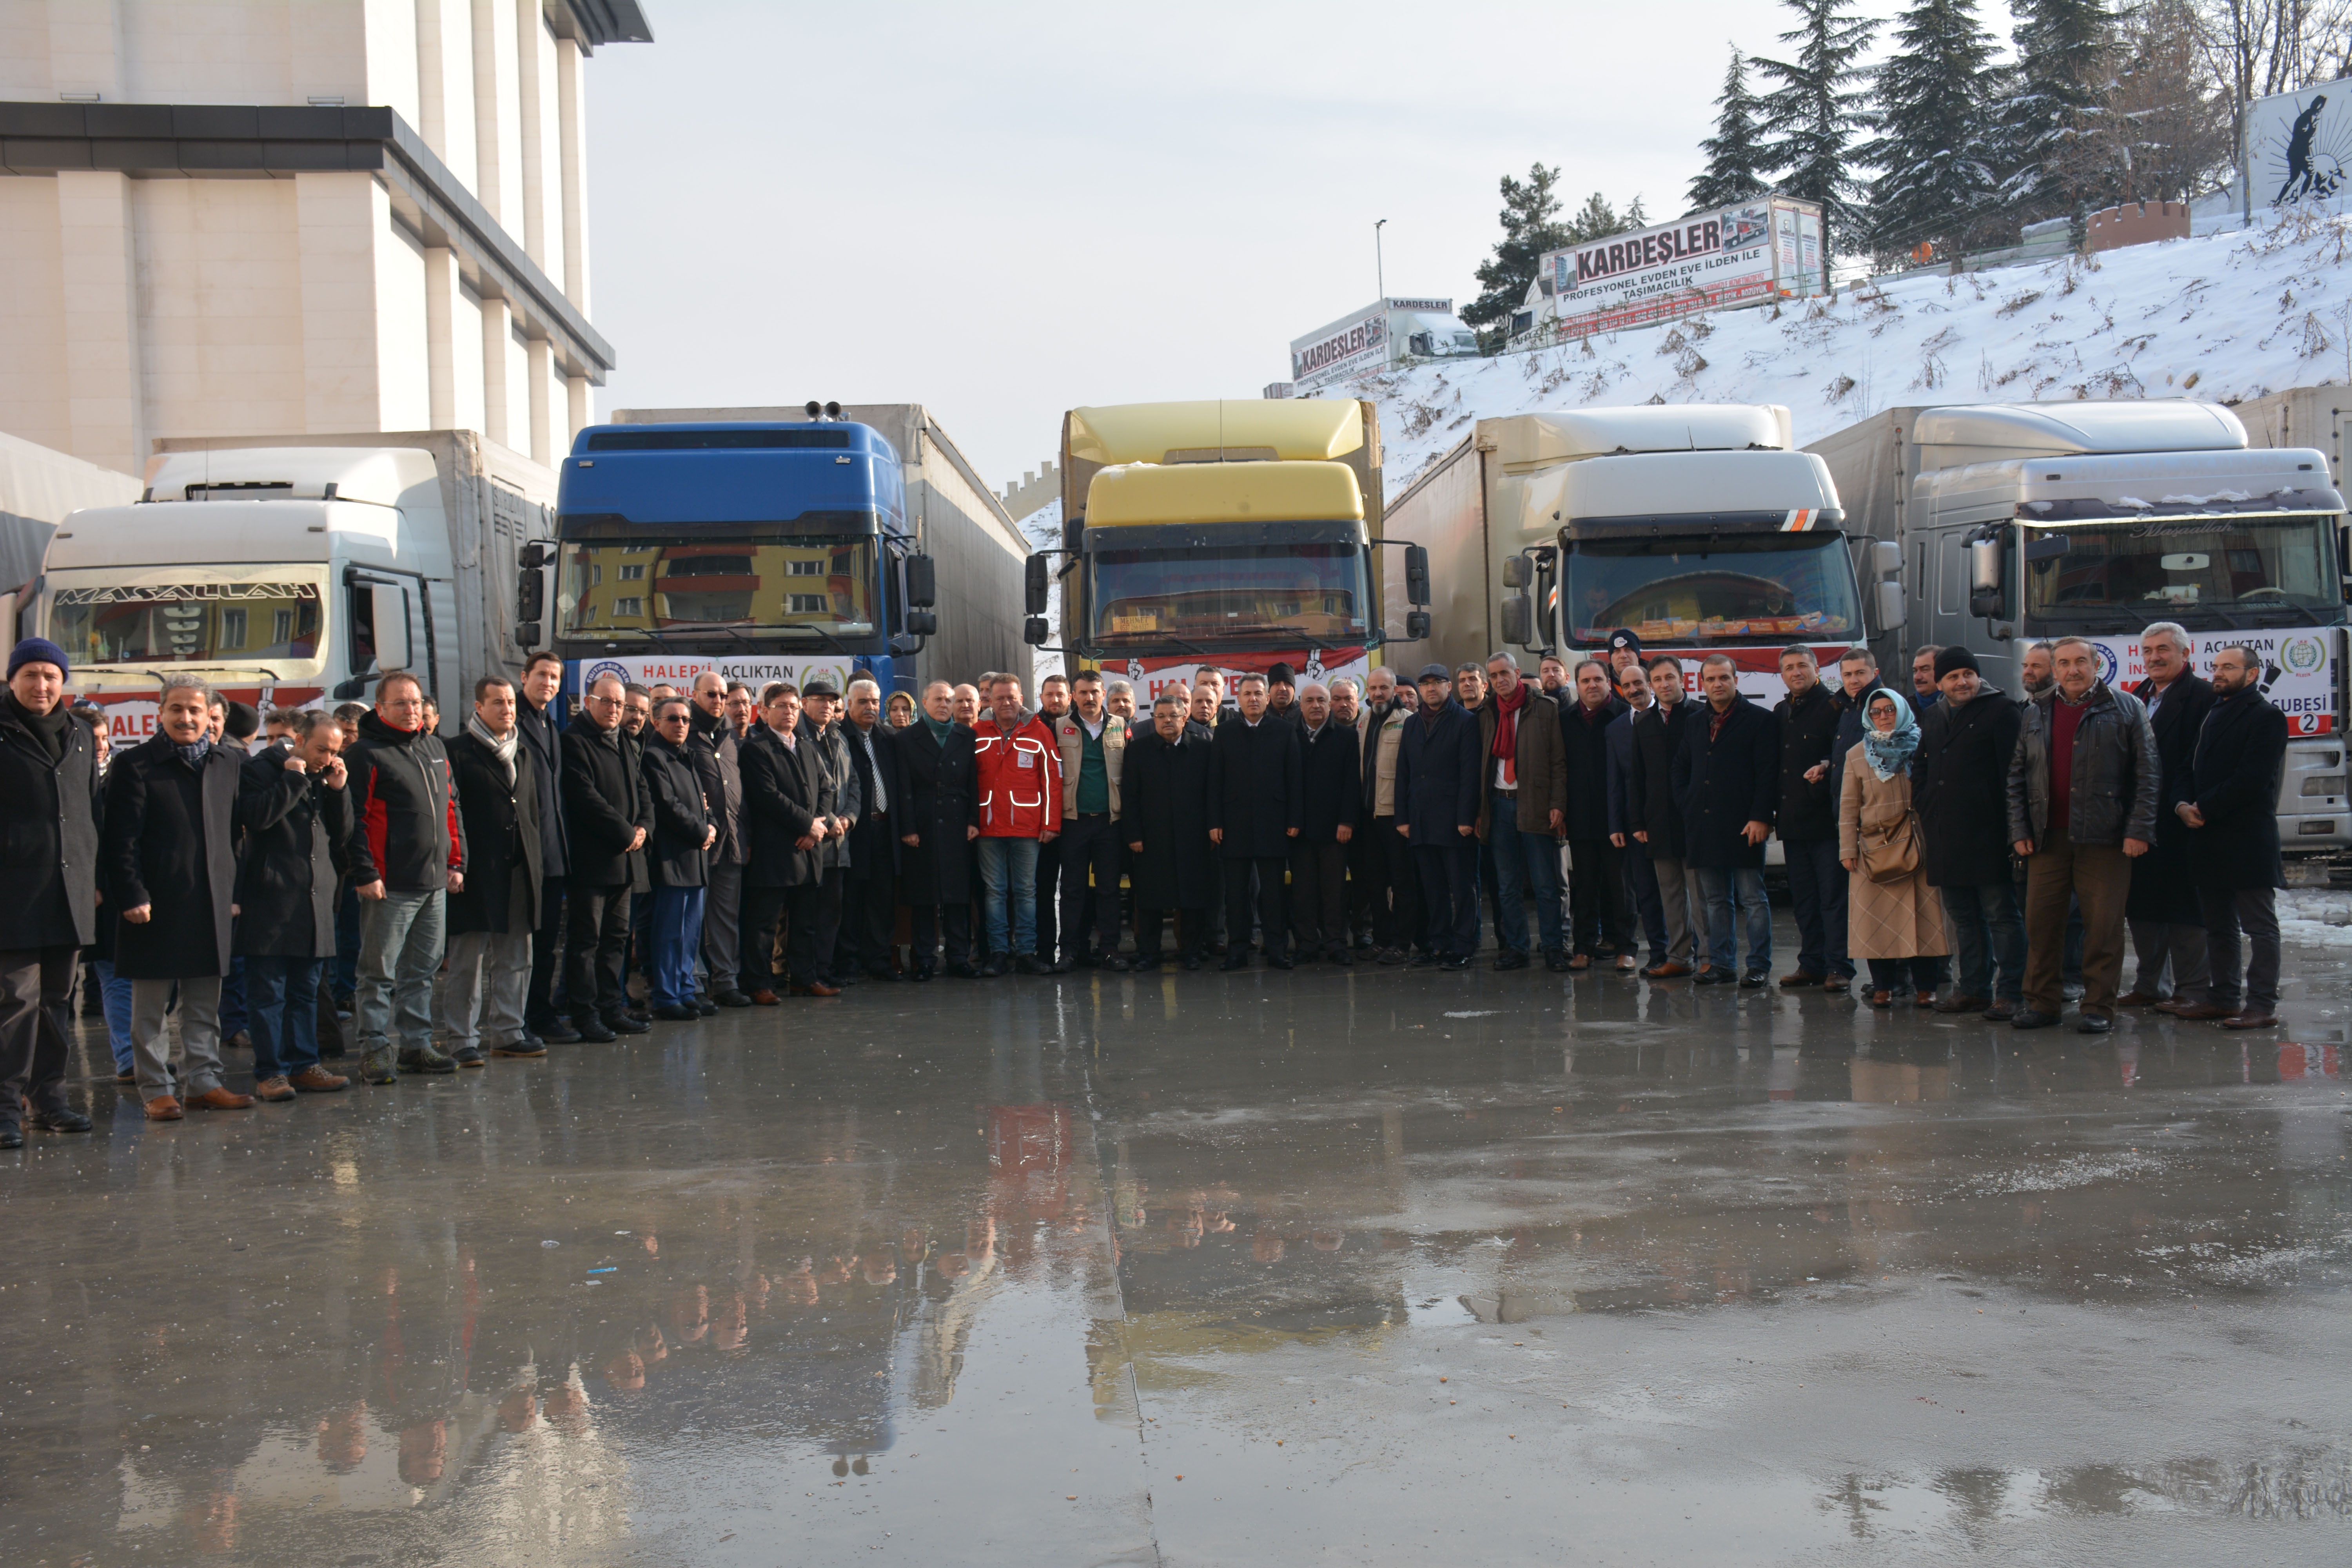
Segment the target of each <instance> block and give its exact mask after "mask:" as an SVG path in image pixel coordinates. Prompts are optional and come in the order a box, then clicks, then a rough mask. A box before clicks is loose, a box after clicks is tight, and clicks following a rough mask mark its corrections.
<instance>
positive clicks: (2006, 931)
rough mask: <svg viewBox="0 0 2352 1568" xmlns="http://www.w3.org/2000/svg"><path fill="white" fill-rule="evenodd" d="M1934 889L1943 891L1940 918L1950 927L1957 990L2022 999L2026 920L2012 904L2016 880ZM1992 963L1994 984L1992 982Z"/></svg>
mask: <svg viewBox="0 0 2352 1568" xmlns="http://www.w3.org/2000/svg"><path fill="white" fill-rule="evenodd" d="M1936 890H1937V892H1939V893H1941V894H1942V895H1943V896H1944V918H1945V919H1946V921H1948V922H1950V925H1951V928H1952V952H1953V955H1954V957H1955V958H1956V959H1957V960H1958V963H1959V970H1960V977H1959V978H1960V994H1961V995H1963V996H1987V997H1990V998H1992V999H1994V1000H1996V1001H2000V1002H2007V1003H2009V1004H2010V1005H2012V1006H2015V1005H2018V1004H2020V1003H2022V1002H2023V1001H2024V1000H2025V922H2024V921H2023V919H2022V918H2021V916H2020V915H2019V914H2018V910H2017V885H2016V884H2015V883H2013V882H2011V880H2010V879H2008V878H2006V877H2003V878H2002V879H2000V880H1999V881H1997V882H1987V883H1984V884H1983V885H1981V886H1979V887H1974V888H1938V889H1936ZM1996 967H1997V968H1998V973H1999V974H2000V980H1999V982H1998V984H1999V985H2000V989H1999V990H1995V989H1994V988H1993V987H1994V984H1996V983H1995V980H1994V974H1995V972H1996Z"/></svg>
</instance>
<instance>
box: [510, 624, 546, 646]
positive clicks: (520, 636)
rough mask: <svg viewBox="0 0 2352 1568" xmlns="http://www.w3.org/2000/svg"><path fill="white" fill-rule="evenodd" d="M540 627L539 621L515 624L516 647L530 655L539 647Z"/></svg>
mask: <svg viewBox="0 0 2352 1568" xmlns="http://www.w3.org/2000/svg"><path fill="white" fill-rule="evenodd" d="M539 632H540V626H539V623H538V622H537V621H518V622H516V623H515V647H519V648H521V649H522V650H523V651H524V652H526V653H528V652H530V651H531V650H532V649H534V648H536V647H539Z"/></svg>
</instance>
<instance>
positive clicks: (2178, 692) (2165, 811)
mask: <svg viewBox="0 0 2352 1568" xmlns="http://www.w3.org/2000/svg"><path fill="white" fill-rule="evenodd" d="M2155 686H2156V682H2155V681H2154V680H2152V679H2151V680H2143V681H2141V682H2140V684H2139V686H2138V688H2137V689H2135V690H2134V691H2133V693H2132V695H2133V696H2135V697H2137V698H2138V699H2139V700H2140V703H2141V706H2143V707H2146V706H2147V700H2148V696H2149V693H2150V692H2151V691H2152V690H2153V689H2155ZM2213 700H2214V696H2213V685H2212V682H2210V681H2209V680H2206V679H2202V678H2200V677H2199V676H2195V675H2190V674H2187V673H2183V674H2182V675H2181V677H2180V679H2178V680H2176V681H2174V682H2173V683H2172V689H2170V690H2169V691H2168V692H2166V693H2165V695H2164V700H2162V701H2161V702H2158V704H2157V705H2156V706H2155V707H2154V708H2152V709H2150V710H2149V711H2148V715H2147V727H2148V729H2149V731H2151V732H2152V733H2153V734H2154V735H2155V736H2156V759H2157V763H2158V774H2159V781H2158V784H2157V791H2156V847H2155V848H2153V849H2150V850H2149V851H2148V852H2147V854H2145V855H2143V856H2141V857H2140V858H2138V859H2137V860H2135V861H2133V862H2132V867H2131V896H2130V897H2129V898H2128V899H2127V900H2126V901H2125V903H2124V915H2125V918H2126V919H2127V920H2136V921H2160V922H2162V923H2164V924H2167V925H2174V924H2179V925H2203V924H2204V923H2205V915H2204V911H2203V910H2200V909H2199V908H2198V904H2197V879H2196V875H2195V873H2194V871H2192V870H2191V868H2190V866H2189V841H2190V840H2191V839H2192V838H2194V837H2196V831H2195V830H2194V829H2193V828H2191V827H2190V826H2189V825H2188V824H2187V823H2185V822H2183V821H2181V820H2180V814H2179V813H2178V812H2176V811H2174V810H2173V809H2172V808H2173V807H2174V806H2176V805H2179V804H2180V803H2181V802H2182V801H2184V800H2186V799H2188V798H2189V772H2190V770H2191V768H2192V767H2193V766H2194V765H2195V763H2196V758H2197V737H2198V735H2199V733H2200V731H2202V730H2203V729H2204V727H2205V715H2206V714H2208V713H2210V712H2211V711H2212V710H2213Z"/></svg>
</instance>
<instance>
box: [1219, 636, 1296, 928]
mask: <svg viewBox="0 0 2352 1568" xmlns="http://www.w3.org/2000/svg"><path fill="white" fill-rule="evenodd" d="M1234 695H1235V696H1236V698H1237V699H1238V700H1239V702H1240V706H1241V715H1240V717H1239V718H1237V719H1235V720H1234V721H1231V722H1230V723H1227V724H1224V725H1223V726H1221V727H1220V728H1219V729H1218V731H1217V732H1216V738H1215V740H1213V742H1210V750H1209V840H1210V842H1211V843H1213V844H1215V845H1216V846H1217V847H1218V851H1219V858H1222V859H1223V862H1224V875H1225V931H1226V933H1227V936H1226V941H1227V942H1228V943H1229V944H1230V945H1229V946H1228V947H1227V949H1226V952H1225V967H1226V968H1227V969H1240V968H1242V967H1244V965H1246V964H1247V963H1249V929H1250V873H1251V872H1253V871H1255V872H1256V873H1257V884H1258V886H1257V921H1258V928H1259V930H1260V931H1263V932H1264V933H1265V961H1266V962H1267V963H1270V964H1272V965H1273V966H1274V967H1275V968H1276V969H1288V968H1290V967H1291V958H1290V953H1289V947H1290V928H1289V925H1288V923H1287V922H1286V921H1285V920H1284V918H1283V903H1284V900H1283V887H1282V874H1283V870H1284V868H1286V866H1287V864H1288V863H1289V858H1290V842H1291V840H1292V839H1294V838H1296V837H1298V826H1299V822H1300V816H1301V809H1302V807H1303V805H1304V804H1305V803H1304V802H1303V800H1302V799H1301V798H1300V785H1299V772H1298V764H1299V757H1298V731H1297V727H1296V726H1295V725H1292V724H1288V723H1286V722H1284V721H1282V720H1280V719H1276V718H1275V717H1274V716H1273V715H1272V714H1271V713H1269V712H1268V711H1267V710H1266V685H1265V676H1263V675H1259V674H1256V673H1255V672H1252V673H1250V674H1247V675H1244V676H1243V677H1242V678H1241V679H1240V680H1239V681H1238V682H1236V683H1235V686H1234Z"/></svg>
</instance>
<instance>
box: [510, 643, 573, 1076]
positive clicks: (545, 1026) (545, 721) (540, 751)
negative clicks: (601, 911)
mask: <svg viewBox="0 0 2352 1568" xmlns="http://www.w3.org/2000/svg"><path fill="white" fill-rule="evenodd" d="M562 688H563V660H562V659H561V658H558V657H556V656H555V655H554V654H553V653H551V652H547V651H544V650H542V651H541V652H539V653H535V654H532V655H531V656H530V663H529V664H528V665H527V666H526V667H525V668H524V669H523V672H522V691H521V697H522V703H521V706H520V707H519V708H518V709H517V710H515V728H516V729H517V730H518V731H520V732H521V735H522V744H523V747H524V749H525V750H527V751H528V752H530V760H531V761H532V762H533V763H537V764H538V767H537V769H536V770H535V771H534V773H533V774H532V778H533V780H534V782H535V783H536V784H537V786H538V789H539V927H538V929H537V930H536V931H532V932H531V937H530V992H529V994H528V996H527V999H526V1000H525V1002H524V1004H523V1023H524V1027H525V1028H527V1029H528V1030H529V1031H530V1033H531V1034H533V1035H536V1036H538V1037H540V1038H541V1039H542V1040H553V1041H555V1042H556V1043H557V1044H559V1045H569V1044H571V1043H572V1042H573V1041H575V1040H577V1039H578V1038H579V1037H580V1034H579V1031H578V1030H576V1029H574V1028H573V1027H572V1023H571V1020H570V1019H568V1018H566V1017H565V1016H563V1014H562V1012H561V1011H559V1010H558V1009H557V1007H556V1005H555V983H556V980H557V978H558V977H559V976H560V975H561V974H562V967H563V889H564V877H565V874H566V872H567V871H568V870H569V868H570V857H569V855H568V853H567V851H566V848H565V840H566V837H567V834H568V826H567V825H566V823H565V822H564V820H563V788H562V780H563V731H562V730H560V729H558V728H557V727H556V722H555V721H556V715H557V712H558V710H559V693H560V692H561V691H562Z"/></svg>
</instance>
